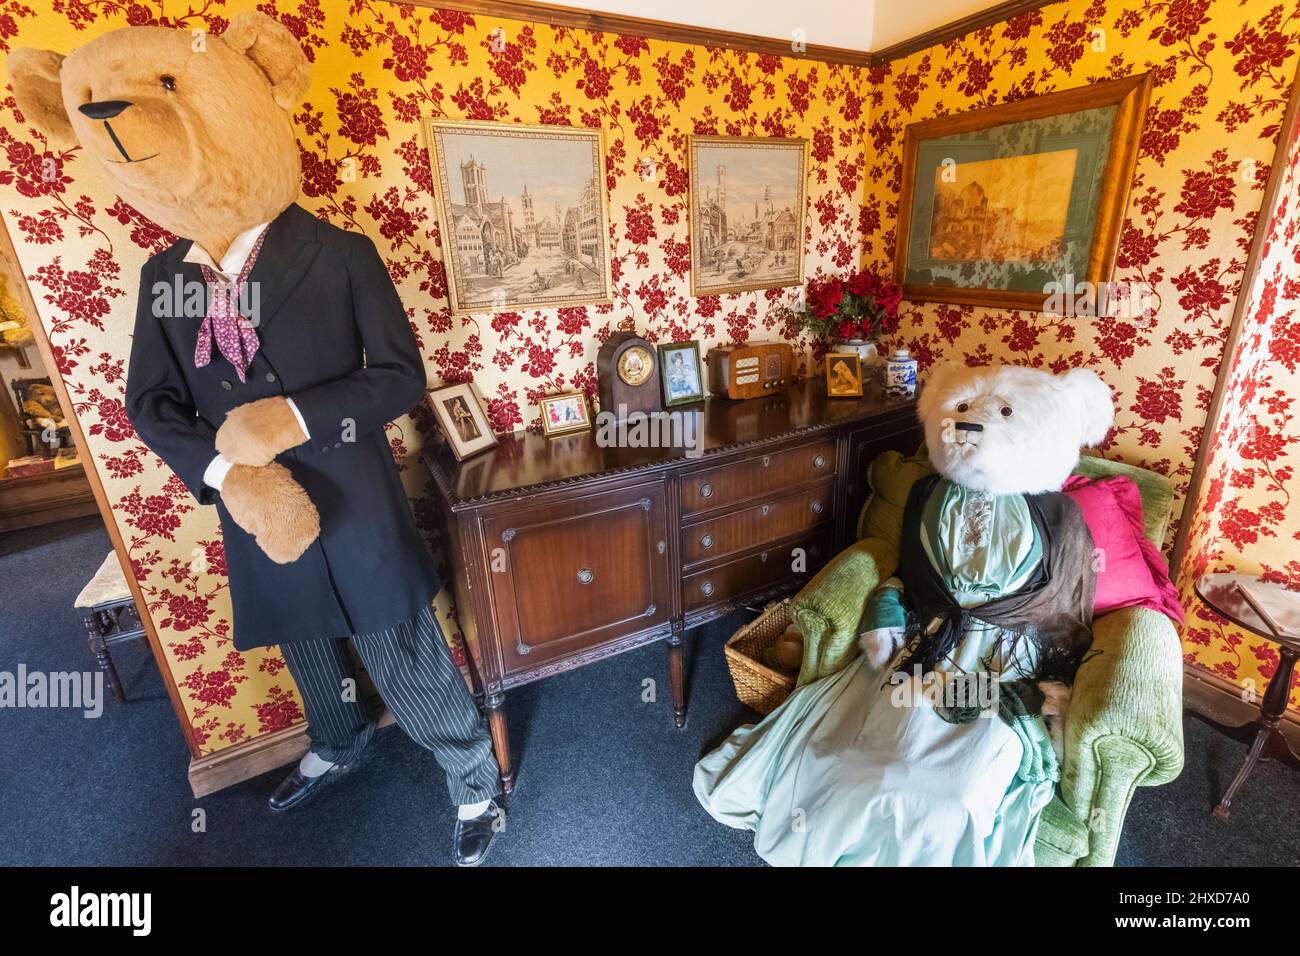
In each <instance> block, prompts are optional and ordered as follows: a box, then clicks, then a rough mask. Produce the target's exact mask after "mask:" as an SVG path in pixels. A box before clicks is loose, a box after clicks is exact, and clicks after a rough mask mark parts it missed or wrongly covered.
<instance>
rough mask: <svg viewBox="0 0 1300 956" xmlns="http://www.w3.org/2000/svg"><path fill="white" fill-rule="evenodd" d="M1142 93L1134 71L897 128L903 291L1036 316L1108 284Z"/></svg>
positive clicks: (1141, 78) (1147, 81) (1145, 93)
mask: <svg viewBox="0 0 1300 956" xmlns="http://www.w3.org/2000/svg"><path fill="white" fill-rule="evenodd" d="M1150 90H1151V77H1150V75H1149V74H1145V73H1143V74H1139V75H1136V76H1127V77H1122V78H1120V79H1114V80H1104V81H1101V82H1098V83H1092V84H1090V85H1088V86H1083V87H1079V88H1078V89H1072V90H1065V91H1063V92H1060V93H1048V94H1045V95H1043V96H1032V97H1027V98H1025V99H1021V100H1015V101H1012V102H1010V103H1002V104H999V105H997V106H990V107H985V108H984V109H977V110H972V111H970V112H966V113H958V114H955V115H951V116H940V117H936V118H935V119H930V120H925V121H923V122H920V123H913V124H912V125H910V126H908V127H907V130H906V133H905V135H904V140H903V171H902V193H901V195H900V202H899V222H898V233H897V245H896V248H895V252H894V279H895V281H897V282H898V283H899V284H900V285H901V286H902V287H903V295H904V297H905V298H908V299H911V300H913V301H921V302H952V303H958V304H964V305H980V306H988V307H996V308H1005V309H1032V310H1036V311H1040V312H1041V311H1049V310H1050V309H1051V308H1052V306H1051V303H1052V302H1053V301H1057V302H1059V301H1060V295H1061V293H1062V291H1063V290H1064V291H1066V292H1067V294H1068V293H1069V291H1070V290H1073V289H1075V288H1078V287H1082V286H1084V284H1085V283H1086V284H1087V285H1088V287H1089V288H1090V289H1093V290H1096V289H1097V287H1098V285H1099V284H1100V283H1105V282H1109V281H1110V277H1111V275H1112V273H1113V272H1114V268H1115V255H1116V251H1117V249H1118V247H1119V235H1120V228H1121V226H1122V224H1123V219H1124V210H1125V206H1126V204H1127V201H1128V192H1129V187H1130V184H1131V183H1132V180H1133V169H1134V165H1135V163H1136V161H1137V152H1138V143H1139V140H1140V139H1141V133H1142V124H1143V120H1144V118H1145V116H1146V109H1147V103H1148V101H1149V99H1150ZM1053 295H1055V297H1056V298H1055V299H1054V298H1053ZM1101 301H1102V302H1105V301H1106V300H1105V299H1104V298H1103V299H1101Z"/></svg>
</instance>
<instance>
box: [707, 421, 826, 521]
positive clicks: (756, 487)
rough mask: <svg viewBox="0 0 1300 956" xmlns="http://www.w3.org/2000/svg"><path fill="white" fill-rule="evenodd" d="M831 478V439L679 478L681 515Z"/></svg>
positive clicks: (757, 456)
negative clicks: (819, 479)
mask: <svg viewBox="0 0 1300 956" xmlns="http://www.w3.org/2000/svg"><path fill="white" fill-rule="evenodd" d="M834 476H835V439H833V438H830V439H825V440H823V441H817V442H811V443H809V444H807V445H800V446H799V447H797V448H791V449H789V450H787V451H775V452H771V453H770V454H765V455H755V456H753V457H751V458H745V459H743V460H742V461H735V462H729V463H728V464H725V465H718V466H717V467H716V468H706V469H703V470H701V471H694V472H691V473H690V474H686V475H682V479H681V505H682V514H683V515H686V516H689V515H694V514H701V513H703V512H706V511H713V510H715V509H717V508H724V507H726V506H727V505H731V504H735V503H737V502H742V501H749V500H752V499H754V498H760V497H763V496H764V495H769V494H771V493H772V492H774V491H780V490H782V489H784V488H791V487H794V486H795V485H800V484H803V483H804V482H808V481H816V480H817V479H818V478H833V477H834Z"/></svg>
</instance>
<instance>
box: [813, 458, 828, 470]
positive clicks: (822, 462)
mask: <svg viewBox="0 0 1300 956" xmlns="http://www.w3.org/2000/svg"><path fill="white" fill-rule="evenodd" d="M813 467H814V468H825V467H826V459H825V458H824V457H823V456H822V455H818V456H817V457H816V458H814V459H813Z"/></svg>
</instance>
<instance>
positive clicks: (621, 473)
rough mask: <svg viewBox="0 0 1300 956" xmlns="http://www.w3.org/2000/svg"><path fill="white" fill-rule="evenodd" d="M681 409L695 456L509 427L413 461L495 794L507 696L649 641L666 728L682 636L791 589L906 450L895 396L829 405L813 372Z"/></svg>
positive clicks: (510, 777)
mask: <svg viewBox="0 0 1300 956" xmlns="http://www.w3.org/2000/svg"><path fill="white" fill-rule="evenodd" d="M686 414H690V415H693V416H696V419H695V421H696V424H697V426H698V429H699V431H698V434H699V436H700V447H701V448H702V453H700V454H698V455H697V456H694V457H692V456H688V455H687V454H686V452H685V450H684V449H683V448H681V447H677V448H625V447H602V446H601V445H600V443H599V442H598V441H597V433H596V432H595V431H588V432H581V433H578V434H573V435H564V436H559V437H556V438H550V439H547V438H544V437H543V436H541V435H540V434H536V433H533V432H516V433H515V434H513V435H509V436H506V437H504V438H502V439H501V440H500V443H499V444H498V445H497V446H496V447H495V448H493V449H491V450H489V451H486V452H484V453H483V454H481V455H478V456H476V457H474V458H469V459H467V460H465V461H462V462H457V461H456V460H455V459H454V457H453V456H452V454H451V452H450V450H449V449H448V448H446V447H445V445H442V446H435V447H431V448H429V449H427V450H426V451H425V453H424V461H425V464H426V465H427V466H428V468H429V471H430V472H431V473H432V475H433V478H434V482H435V484H436V486H437V494H438V501H439V507H440V510H441V514H442V518H443V521H444V531H445V534H446V541H447V550H446V556H447V558H448V560H449V562H450V564H451V565H452V587H453V589H454V594H455V598H456V607H457V611H458V613H459V616H460V624H461V627H462V629H463V630H464V633H465V637H466V641H467V643H468V646H469V649H470V654H471V657H472V660H473V662H474V665H475V667H474V670H475V672H476V673H475V680H476V682H477V684H478V687H479V689H480V691H481V693H482V694H483V699H484V703H485V704H486V706H487V710H488V716H489V723H490V725H491V728H492V738H493V744H494V746H495V748H496V754H497V760H498V761H499V763H500V764H501V777H502V781H503V784H504V786H505V789H506V791H507V792H509V791H510V790H511V789H513V786H514V770H513V767H512V765H511V759H510V743H509V737H508V735H507V728H506V718H505V711H504V710H503V704H504V702H505V692H506V691H507V690H509V689H510V688H512V687H518V686H520V685H522V684H527V683H530V682H531V681H535V680H540V679H541V678H543V677H548V676H550V675H552V674H558V673H560V672H562V671H566V670H570V669H571V668H574V667H581V666H582V665H584V664H589V663H591V662H592V661H597V660H600V659H601V658H604V657H608V656H610V655H612V654H617V653H619V652H621V651H626V650H629V649H631V648H633V647H639V646H641V645H642V644H647V643H649V642H651V641H658V640H664V641H666V642H667V644H668V670H669V678H670V685H671V690H672V699H673V711H674V716H675V719H676V721H677V726H679V727H681V726H683V725H684V724H685V721H686V700H685V686H684V685H685V680H684V674H683V664H682V640H683V635H684V634H685V632H686V631H688V630H690V629H691V628H693V627H696V626H698V625H700V624H703V623H705V622H706V621H710V620H713V619H714V618H717V617H720V616H722V615H725V614H728V613H730V612H731V611H733V610H735V609H736V608H738V607H740V606H742V605H747V604H754V603H758V602H762V601H765V600H768V599H770V598H772V597H775V596H777V595H779V594H782V593H785V592H790V591H793V590H795V589H796V588H797V587H798V586H799V585H800V584H801V583H802V582H803V581H804V580H806V579H807V578H808V577H809V576H811V575H812V574H814V573H815V572H816V571H817V570H818V569H819V568H820V567H821V566H822V565H823V564H824V563H825V562H826V561H827V560H828V559H829V558H830V557H831V556H832V555H833V554H835V553H837V551H838V550H839V549H840V548H842V547H844V546H846V545H848V544H849V543H850V541H851V540H852V537H853V527H854V524H855V523H856V520H857V515H858V512H859V511H860V510H861V506H862V503H863V501H864V500H865V499H866V496H867V484H866V465H867V463H868V462H870V460H871V459H872V458H873V457H875V456H876V455H878V454H880V453H881V452H883V451H886V450H888V449H899V450H905V451H909V452H910V451H912V450H913V449H915V448H916V447H917V445H918V444H919V443H920V440H921V430H920V426H919V424H918V423H917V420H916V411H915V407H914V403H913V401H912V400H910V399H893V398H889V397H887V396H885V395H883V394H881V393H880V392H879V391H874V392H872V393H871V394H868V395H867V396H865V397H863V398H861V399H828V398H827V396H826V386H825V383H824V382H823V381H821V380H820V379H817V380H811V379H810V380H805V381H801V382H798V383H796V385H795V386H794V387H793V388H792V389H791V390H790V391H789V392H786V393H782V394H777V395H771V396H767V397H764V398H758V399H753V400H750V401H747V402H732V401H728V400H727V399H724V398H709V399H708V400H707V401H705V402H704V403H703V404H702V405H698V406H695V407H694V409H687V410H686ZM796 549H800V550H796Z"/></svg>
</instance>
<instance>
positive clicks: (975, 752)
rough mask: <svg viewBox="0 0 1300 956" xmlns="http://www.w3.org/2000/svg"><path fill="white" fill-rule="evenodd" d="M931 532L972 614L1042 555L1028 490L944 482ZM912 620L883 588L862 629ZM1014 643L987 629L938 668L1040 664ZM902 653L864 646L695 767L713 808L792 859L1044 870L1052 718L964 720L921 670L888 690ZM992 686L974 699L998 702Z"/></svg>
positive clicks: (1012, 673)
mask: <svg viewBox="0 0 1300 956" xmlns="http://www.w3.org/2000/svg"><path fill="white" fill-rule="evenodd" d="M921 534H922V542H923V544H924V546H925V548H926V552H927V554H928V555H929V556H930V558H931V561H932V563H934V565H935V567H936V568H937V569H938V570H939V572H940V574H941V575H943V577H944V578H945V580H946V582H947V584H948V587H949V589H950V591H952V592H953V594H954V596H955V598H956V600H957V602H958V603H959V604H961V605H962V606H963V607H975V606H977V605H979V604H982V603H984V602H986V601H989V600H992V599H994V598H996V597H999V596H1001V595H1002V594H1005V593H1009V592H1010V591H1014V590H1016V589H1017V588H1019V587H1020V586H1021V585H1022V584H1023V583H1024V581H1025V579H1026V576H1027V575H1029V574H1030V573H1031V572H1032V571H1033V569H1034V568H1035V567H1036V566H1037V564H1038V563H1039V562H1040V561H1041V560H1042V546H1041V543H1040V541H1039V540H1038V536H1037V534H1036V532H1035V529H1034V526H1033V522H1032V520H1031V518H1030V514H1029V510H1028V506H1027V505H1026V503H1025V500H1024V498H1023V497H1021V496H1019V495H1008V496H1002V497H993V496H989V495H985V494H981V493H979V492H972V491H970V490H968V489H966V488H963V487H961V486H959V485H955V484H953V483H951V482H948V481H946V480H944V481H941V482H939V483H938V485H937V486H936V488H935V490H934V492H933V493H932V494H931V496H930V499H929V501H928V502H927V504H926V507H925V508H924V510H923V518H922V527H921ZM890 584H893V585H897V586H900V587H901V583H900V582H897V581H896V580H894V581H891V582H890ZM901 623H902V618H901V607H900V605H899V603H898V591H896V590H894V589H892V588H891V587H884V588H881V589H879V590H878V591H877V592H876V595H875V596H874V597H873V598H872V600H871V602H870V604H869V607H868V609H867V612H866V614H865V615H864V621H863V626H862V630H864V631H868V630H873V629H875V628H880V627H892V626H896V625H899V624H901ZM1005 649H1006V642H1005V641H1003V639H1002V636H1001V634H1000V632H998V631H997V630H996V629H992V628H988V627H986V626H983V625H979V624H976V625H974V626H973V627H972V628H971V629H969V630H968V631H967V634H966V636H965V638H964V639H963V640H962V642H961V643H960V644H959V645H958V646H957V649H956V650H955V651H954V652H953V654H952V655H951V656H950V657H949V658H948V659H947V660H946V661H944V662H943V664H942V665H941V667H940V670H943V671H945V672H946V673H948V674H955V673H965V674H968V675H974V674H977V673H982V674H984V675H986V677H987V678H989V679H990V680H992V681H994V682H996V681H997V680H998V679H1008V680H1010V679H1015V678H1018V677H1023V676H1024V674H1025V673H1026V671H1027V669H1028V662H1027V661H1026V660H1024V659H1023V655H1021V654H1018V655H1017V656H1018V657H1020V658H1021V659H1018V660H1010V659H1008V658H1009V657H1010V656H1011V655H1008V654H1007V653H1005ZM899 656H901V655H895V657H894V659H893V661H892V662H891V663H890V665H888V666H886V667H885V668H883V669H879V670H878V669H875V668H873V667H871V665H870V664H869V663H868V659H867V657H866V656H865V655H862V654H859V655H858V656H857V657H856V658H854V660H853V661H852V662H851V663H850V664H849V665H848V666H847V667H845V668H844V669H843V670H841V671H839V672H838V673H835V674H831V675H829V676H827V677H824V678H822V679H821V680H818V681H815V682H813V683H810V684H806V685H804V686H803V687H800V688H798V689H797V690H795V692H794V693H793V694H791V695H790V697H789V698H788V699H787V700H786V701H785V703H784V704H782V705H781V706H780V707H778V708H777V709H776V710H775V711H773V712H772V713H771V714H770V715H768V717H767V718H766V719H764V720H763V721H762V722H761V723H759V724H757V725H754V726H744V727H741V728H740V729H738V730H737V731H736V732H735V733H733V734H732V735H731V736H730V737H729V738H728V739H727V740H726V742H724V743H723V744H722V746H721V747H719V748H718V749H717V750H715V751H713V752H712V753H710V754H708V755H707V756H705V757H704V758H703V759H702V760H701V761H700V762H699V763H698V764H696V767H695V779H694V786H695V794H696V796H697V797H698V798H699V800H700V803H701V804H703V806H704V808H705V809H706V810H708V812H709V813H710V814H711V815H712V816H713V817H714V818H715V819H716V820H718V821H719V822H721V823H725V824H727V825H728V826H731V827H738V828H745V829H749V830H753V831H754V848H755V849H756V850H757V851H758V854H759V855H760V856H761V857H762V858H763V859H764V860H766V861H768V862H769V863H771V864H773V865H778V866H925V865H934V866H948V865H958V866H985V865H999V866H1015V865H1024V866H1031V865H1033V861H1034V856H1033V845H1034V837H1035V834H1036V832H1037V826H1038V818H1039V814H1040V813H1041V811H1042V809H1043V807H1044V806H1046V805H1047V803H1048V801H1049V800H1050V799H1051V797H1052V792H1053V787H1054V781H1055V779H1056V778H1057V776H1058V773H1057V766H1056V763H1055V760H1054V758H1053V757H1052V756H1051V753H1050V744H1048V743H1047V741H1048V738H1047V733H1046V729H1045V728H1044V727H1043V724H1042V718H1041V717H1033V718H1028V719H1026V720H1022V721H1020V722H1017V723H1016V724H1015V726H1014V727H1013V725H1011V724H1008V723H1007V722H1006V721H1004V720H1003V719H1001V718H1000V717H999V716H998V715H997V707H996V705H994V706H992V707H991V709H990V710H988V711H987V712H986V714H985V715H982V716H980V717H978V718H976V719H974V720H973V721H970V722H967V723H950V722H948V721H947V720H944V719H943V718H942V717H941V716H940V715H939V713H938V712H937V711H936V709H935V707H934V703H933V696H932V695H928V694H927V693H926V690H925V687H926V685H925V683H924V682H923V681H922V679H921V678H919V677H918V676H916V675H912V676H903V675H896V678H895V679H897V680H899V681H900V682H899V683H896V684H893V685H890V684H888V683H887V681H888V680H889V675H890V674H892V673H894V664H895V663H896V662H897V661H898V659H899ZM931 686H933V684H932V681H931ZM989 687H990V685H989V684H988V683H985V684H984V685H982V686H981V688H980V689H981V693H980V694H978V695H976V694H971V695H970V697H971V698H975V699H978V700H980V701H981V702H984V703H987V702H989V700H990V698H989V696H988V690H989ZM947 702H948V703H951V699H949V701H947ZM1044 748H1045V750H1046V758H1045V757H1044Z"/></svg>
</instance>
